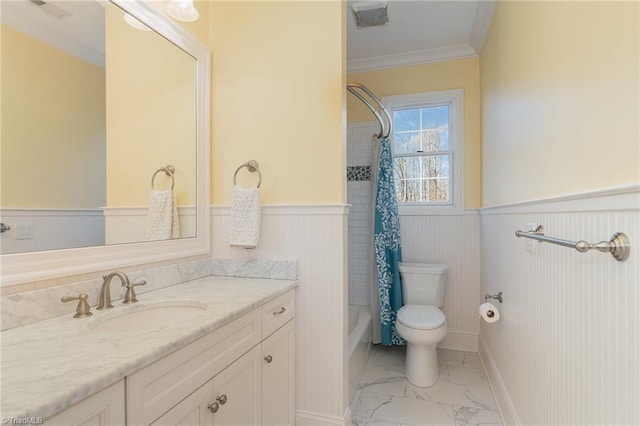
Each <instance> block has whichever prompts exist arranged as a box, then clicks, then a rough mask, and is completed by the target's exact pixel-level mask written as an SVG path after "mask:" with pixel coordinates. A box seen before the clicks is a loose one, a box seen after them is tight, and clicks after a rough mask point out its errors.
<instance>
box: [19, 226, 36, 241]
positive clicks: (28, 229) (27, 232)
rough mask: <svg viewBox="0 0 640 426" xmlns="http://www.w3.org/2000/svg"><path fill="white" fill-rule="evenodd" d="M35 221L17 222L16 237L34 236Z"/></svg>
mask: <svg viewBox="0 0 640 426" xmlns="http://www.w3.org/2000/svg"><path fill="white" fill-rule="evenodd" d="M33 228H34V227H33V222H16V227H15V239H16V240H30V239H32V238H34V231H33Z"/></svg>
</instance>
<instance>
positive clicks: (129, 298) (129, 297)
mask: <svg viewBox="0 0 640 426" xmlns="http://www.w3.org/2000/svg"><path fill="white" fill-rule="evenodd" d="M146 283H147V282H146V281H145V280H142V281H139V282H137V283H129V284H127V285H126V286H125V287H127V291H126V293H125V294H124V300H123V301H122V303H126V304H129V303H136V302H137V301H138V299H136V292H135V291H133V288H134V287H138V286H139V285H145V284H146Z"/></svg>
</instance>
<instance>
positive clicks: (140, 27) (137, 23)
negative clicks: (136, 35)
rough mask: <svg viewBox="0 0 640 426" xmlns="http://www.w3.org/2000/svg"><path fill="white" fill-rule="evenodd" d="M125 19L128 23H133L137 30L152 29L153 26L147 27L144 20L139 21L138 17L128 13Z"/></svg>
mask: <svg viewBox="0 0 640 426" xmlns="http://www.w3.org/2000/svg"><path fill="white" fill-rule="evenodd" d="M124 21H125V22H126V23H127V24H129V25H131V26H132V27H133V28H135V29H136V30H142V31H151V28H149V27H147V26H146V25H145V24H143V23H142V22H140V21H138V20H137V19H136V18H134V17H133V16H131V15H129V14H128V13H125V14H124Z"/></svg>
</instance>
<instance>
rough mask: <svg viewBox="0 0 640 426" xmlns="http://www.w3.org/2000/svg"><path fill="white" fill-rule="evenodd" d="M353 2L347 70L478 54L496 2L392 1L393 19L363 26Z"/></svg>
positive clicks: (385, 66)
mask: <svg viewBox="0 0 640 426" xmlns="http://www.w3.org/2000/svg"><path fill="white" fill-rule="evenodd" d="M363 1H364V2H366V1H367V0H355V1H354V0H349V1H348V13H349V14H350V16H349V18H348V23H347V70H348V72H360V71H368V70H372V69H380V68H391V67H396V66H403V65H412V64H417V63H424V62H433V61H438V60H447V59H455V58H463V57H470V56H475V55H477V54H479V53H480V50H481V49H482V45H483V43H484V38H485V36H486V34H487V30H488V28H489V24H490V23H491V18H492V17H493V10H494V8H495V0H440V1H434V0H389V9H388V10H389V23H388V24H386V25H384V26H379V27H369V28H362V29H359V28H357V27H356V24H355V19H354V18H353V14H352V11H351V4H352V3H360V2H363Z"/></svg>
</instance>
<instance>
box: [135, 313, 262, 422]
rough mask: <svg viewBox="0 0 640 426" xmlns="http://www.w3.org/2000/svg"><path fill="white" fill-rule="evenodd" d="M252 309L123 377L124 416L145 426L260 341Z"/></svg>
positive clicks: (257, 315) (256, 315)
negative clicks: (125, 377)
mask: <svg viewBox="0 0 640 426" xmlns="http://www.w3.org/2000/svg"><path fill="white" fill-rule="evenodd" d="M260 332H261V311H260V309H256V310H254V311H253V312H250V313H248V314H246V315H244V316H242V317H241V318H238V319H236V320H234V321H233V322H231V323H230V324H227V325H225V326H224V327H222V328H220V329H218V330H216V331H214V332H212V333H211V334H209V335H207V336H205V337H203V338H201V339H199V340H197V341H195V342H193V343H191V344H189V345H187V346H185V347H184V348H182V349H180V350H178V351H176V352H174V353H172V354H170V355H168V356H166V357H165V358H162V359H161V360H159V361H157V362H155V363H153V364H151V365H150V366H148V367H146V368H144V369H142V370H140V371H138V372H137V373H134V374H132V375H131V376H128V377H127V384H126V386H127V416H128V419H129V422H128V424H129V425H132V426H137V425H148V424H150V423H152V422H153V421H154V420H156V419H157V418H158V417H160V416H161V415H162V414H164V413H165V412H167V410H169V409H170V408H171V407H173V406H175V405H176V404H177V403H179V402H180V401H182V400H183V399H184V398H185V397H186V396H187V395H189V394H190V393H191V392H193V390H194V389H197V388H198V387H200V386H202V385H203V384H204V383H205V382H206V381H207V380H209V379H210V378H211V377H213V376H215V375H216V374H217V373H218V372H220V371H221V370H222V369H224V368H225V367H226V366H228V365H229V364H231V363H232V362H233V361H234V360H236V359H237V358H239V357H240V356H241V355H242V354H244V353H245V352H247V351H248V350H249V349H251V348H252V347H253V346H255V345H256V344H258V343H259V342H260V340H261V339H260Z"/></svg>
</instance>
